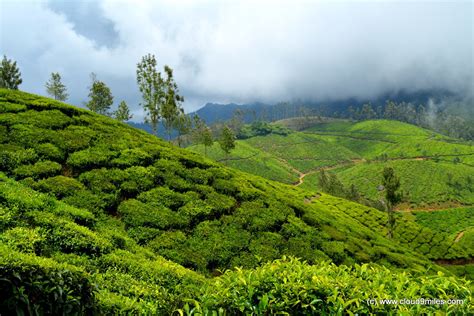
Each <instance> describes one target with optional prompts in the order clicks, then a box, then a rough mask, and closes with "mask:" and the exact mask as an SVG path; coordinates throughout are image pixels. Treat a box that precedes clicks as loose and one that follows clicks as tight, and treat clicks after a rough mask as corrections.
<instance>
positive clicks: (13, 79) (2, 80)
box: [0, 55, 23, 90]
mask: <svg viewBox="0 0 474 316" xmlns="http://www.w3.org/2000/svg"><path fill="white" fill-rule="evenodd" d="M22 82H23V80H22V79H21V72H20V69H18V67H17V65H16V61H12V60H11V59H7V56H5V55H3V59H2V63H1V64H0V88H6V89H12V90H18V86H19V85H20V84H21V83H22Z"/></svg>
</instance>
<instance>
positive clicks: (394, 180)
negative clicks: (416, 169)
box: [382, 167, 401, 238]
mask: <svg viewBox="0 0 474 316" xmlns="http://www.w3.org/2000/svg"><path fill="white" fill-rule="evenodd" d="M382 185H383V186H384V189H385V201H386V204H387V212H388V223H387V224H388V237H389V238H392V237H393V227H394V226H395V217H394V214H393V212H394V211H393V208H394V207H395V205H396V204H397V203H398V202H400V200H401V194H400V193H399V192H397V191H398V189H399V188H400V179H399V178H398V177H397V176H396V175H395V172H394V170H393V168H391V167H385V168H384V169H383V173H382Z"/></svg>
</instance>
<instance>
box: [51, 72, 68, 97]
mask: <svg viewBox="0 0 474 316" xmlns="http://www.w3.org/2000/svg"><path fill="white" fill-rule="evenodd" d="M45 86H46V92H48V94H49V95H50V96H52V97H53V98H54V99H55V100H59V101H63V102H64V101H66V100H67V98H68V97H69V94H68V93H67V89H66V86H65V85H64V84H63V83H62V82H61V75H60V74H59V73H58V72H52V73H51V77H50V78H49V81H48V82H46V85H45Z"/></svg>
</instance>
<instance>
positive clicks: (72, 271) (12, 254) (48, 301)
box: [0, 245, 96, 315]
mask: <svg viewBox="0 0 474 316" xmlns="http://www.w3.org/2000/svg"><path fill="white" fill-rule="evenodd" d="M0 283H1V284H2V285H1V286H0V297H2V299H1V300H0V311H1V312H2V313H5V314H8V315H11V314H18V315H25V314H28V315H33V314H36V315H65V314H68V315H81V314H90V313H92V312H94V311H95V306H96V303H95V299H94V287H93V285H92V284H91V282H90V280H89V279H88V276H87V274H86V273H84V271H82V270H81V269H80V268H77V267H75V266H71V265H66V264H59V263H57V262H55V261H53V260H51V259H47V258H41V257H37V256H34V255H30V254H24V253H20V252H17V251H15V250H12V249H9V248H6V247H5V246H3V245H0Z"/></svg>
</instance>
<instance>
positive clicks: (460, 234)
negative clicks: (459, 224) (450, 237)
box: [454, 230, 464, 242]
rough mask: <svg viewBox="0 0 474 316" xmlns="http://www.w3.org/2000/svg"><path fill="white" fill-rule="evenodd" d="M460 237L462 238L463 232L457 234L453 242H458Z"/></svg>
mask: <svg viewBox="0 0 474 316" xmlns="http://www.w3.org/2000/svg"><path fill="white" fill-rule="evenodd" d="M462 236H464V230H462V231H460V232H459V234H458V235H457V236H456V239H454V242H458V241H459V240H460V239H461V238H462Z"/></svg>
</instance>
